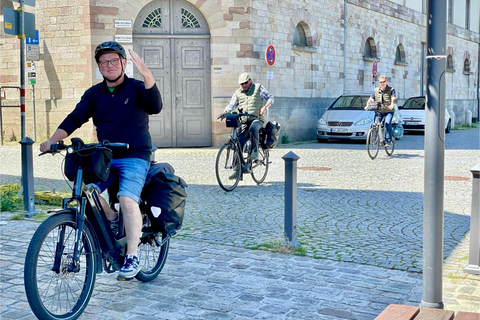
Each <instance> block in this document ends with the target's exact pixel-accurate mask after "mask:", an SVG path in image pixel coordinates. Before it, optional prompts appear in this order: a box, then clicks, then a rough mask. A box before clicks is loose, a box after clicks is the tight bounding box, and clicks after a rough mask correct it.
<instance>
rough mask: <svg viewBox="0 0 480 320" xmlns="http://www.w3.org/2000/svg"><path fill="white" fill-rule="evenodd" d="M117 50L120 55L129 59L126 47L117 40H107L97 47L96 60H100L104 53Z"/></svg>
mask: <svg viewBox="0 0 480 320" xmlns="http://www.w3.org/2000/svg"><path fill="white" fill-rule="evenodd" d="M110 52H116V53H118V54H119V55H120V57H122V58H124V59H127V53H126V52H125V49H124V48H123V47H122V45H121V44H119V43H118V42H116V41H106V42H103V43H100V44H99V45H98V46H97V48H96V49H95V60H96V61H97V63H98V62H99V59H100V56H101V55H102V54H104V53H110Z"/></svg>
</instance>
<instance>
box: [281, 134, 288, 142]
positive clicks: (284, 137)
mask: <svg viewBox="0 0 480 320" xmlns="http://www.w3.org/2000/svg"><path fill="white" fill-rule="evenodd" d="M285 143H288V135H287V134H284V135H282V144H285Z"/></svg>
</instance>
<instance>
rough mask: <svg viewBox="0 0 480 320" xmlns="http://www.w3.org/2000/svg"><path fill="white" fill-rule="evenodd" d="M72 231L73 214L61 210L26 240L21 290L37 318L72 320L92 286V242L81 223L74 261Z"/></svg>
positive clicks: (89, 294) (75, 226) (94, 268)
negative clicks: (23, 290) (23, 288)
mask: <svg viewBox="0 0 480 320" xmlns="http://www.w3.org/2000/svg"><path fill="white" fill-rule="evenodd" d="M76 231H77V223H76V221H75V216H74V215H73V214H72V213H61V214H57V215H54V216H51V217H50V218H48V219H47V220H45V221H44V222H43V223H42V224H41V225H40V226H39V227H38V229H37V231H36V232H35V234H34V235H33V237H32V240H31V241H30V245H29V246H28V251H27V256H26V259H25V268H24V282H25V292H26V294H27V299H28V303H29V304H30V307H31V308H32V311H33V313H34V314H35V315H36V316H37V317H38V319H46V320H53V319H64V320H65V319H67V320H73V319H77V318H78V317H79V316H80V315H81V314H82V312H83V310H84V309H85V308H86V307H87V304H88V301H89V300H90V297H91V295H92V292H93V287H94V285H95V276H96V261H95V254H94V252H95V249H94V246H95V245H94V243H95V242H94V238H93V236H92V234H91V232H90V229H89V228H88V227H87V225H86V224H85V225H84V229H83V232H82V235H81V242H80V243H79V247H78V249H79V253H80V255H79V257H78V261H77V262H76V263H74V262H73V251H74V249H75V243H76V239H75V237H76Z"/></svg>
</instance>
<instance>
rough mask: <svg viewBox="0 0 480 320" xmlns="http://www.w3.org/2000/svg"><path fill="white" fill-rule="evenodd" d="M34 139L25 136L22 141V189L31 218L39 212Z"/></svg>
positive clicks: (24, 205) (24, 204)
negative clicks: (35, 178) (34, 182)
mask: <svg viewBox="0 0 480 320" xmlns="http://www.w3.org/2000/svg"><path fill="white" fill-rule="evenodd" d="M34 143H35V141H33V140H32V139H30V138H28V137H25V138H23V139H22V141H20V144H21V145H22V190H23V207H24V209H25V211H27V213H26V216H27V217H29V218H31V217H33V216H34V215H36V214H37V212H36V211H35V189H34V187H33V152H32V145H33V144H34Z"/></svg>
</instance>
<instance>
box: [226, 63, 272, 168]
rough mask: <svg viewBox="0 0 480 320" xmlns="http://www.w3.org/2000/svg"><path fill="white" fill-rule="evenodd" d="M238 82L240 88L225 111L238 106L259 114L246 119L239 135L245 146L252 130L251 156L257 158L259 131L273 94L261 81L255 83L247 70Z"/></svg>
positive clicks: (244, 110) (245, 110)
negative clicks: (254, 117)
mask: <svg viewBox="0 0 480 320" xmlns="http://www.w3.org/2000/svg"><path fill="white" fill-rule="evenodd" d="M238 84H239V85H240V88H238V89H237V90H236V91H235V93H234V94H233V96H232V99H231V100H230V103H229V104H228V106H227V107H226V108H225V112H232V111H233V110H235V109H236V108H239V109H242V110H243V112H246V113H249V114H253V115H256V116H257V118H256V119H253V118H249V119H246V120H245V122H244V123H243V124H242V127H241V128H240V133H239V135H238V139H239V140H240V143H241V147H242V148H243V145H244V144H245V141H246V140H247V136H248V133H249V132H250V138H251V140H252V153H251V155H250V158H251V159H257V158H258V141H259V131H260V128H262V127H263V123H264V121H265V119H264V117H263V115H264V114H265V112H266V111H267V109H268V108H269V107H270V106H271V105H272V104H273V102H274V100H273V96H272V95H271V94H270V92H268V91H267V90H266V89H265V87H264V86H262V85H261V84H260V83H253V81H252V79H251V78H250V75H249V74H248V73H246V72H245V73H242V74H241V75H240V76H239V77H238ZM263 100H265V101H266V103H265V105H263Z"/></svg>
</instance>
